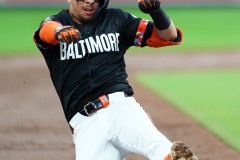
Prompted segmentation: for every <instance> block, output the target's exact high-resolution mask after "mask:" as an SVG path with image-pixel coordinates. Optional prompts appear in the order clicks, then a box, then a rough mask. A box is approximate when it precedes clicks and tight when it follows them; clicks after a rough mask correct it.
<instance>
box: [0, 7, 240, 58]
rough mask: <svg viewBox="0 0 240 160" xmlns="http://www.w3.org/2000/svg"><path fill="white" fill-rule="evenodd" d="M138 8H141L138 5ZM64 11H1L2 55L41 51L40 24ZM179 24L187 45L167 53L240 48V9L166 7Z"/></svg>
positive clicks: (13, 9) (136, 10)
mask: <svg viewBox="0 0 240 160" xmlns="http://www.w3.org/2000/svg"><path fill="white" fill-rule="evenodd" d="M135 7H137V6H135ZM63 8H64V6H63V7H62V8H60V7H58V8H35V9H34V8H1V10H0V18H1V21H2V23H1V30H0V35H1V47H0V55H1V54H11V53H15V54H16V53H17V54H20V53H33V52H37V51H38V50H37V49H36V47H35V45H34V43H33V41H32V35H33V33H34V31H35V30H36V29H37V27H38V25H39V23H40V22H41V21H42V20H43V19H44V18H45V17H47V16H50V15H52V14H55V13H58V11H60V10H61V9H63ZM124 10H125V11H129V12H131V13H132V14H134V15H136V16H138V17H143V18H146V19H150V17H149V16H148V15H147V14H142V13H141V12H140V11H139V9H138V8H124ZM165 10H166V12H167V13H168V14H169V15H170V16H171V18H172V19H173V21H174V23H175V25H176V26H177V27H180V28H181V29H182V30H183V32H184V43H183V44H182V45H180V46H174V47H166V48H162V49H161V50H160V52H167V51H184V52H187V51H190V52H191V51H201V50H219V51H222V50H225V51H226V50H236V49H240V45H239V39H238V35H240V30H239V28H240V21H238V20H237V19H239V15H240V9H239V7H236V8H233V7H227V8H223V7H219V8H211V7H207V8H201V7H200V8H197V7H189V8H181V7H166V8H165ZM130 51H132V52H139V51H140V52H141V51H142V52H153V51H155V52H159V50H158V49H150V48H149V47H145V48H144V49H140V48H137V47H132V48H131V49H130Z"/></svg>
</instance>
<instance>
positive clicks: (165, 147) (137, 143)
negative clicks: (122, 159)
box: [111, 97, 175, 160]
mask: <svg viewBox="0 0 240 160" xmlns="http://www.w3.org/2000/svg"><path fill="white" fill-rule="evenodd" d="M116 105H119V106H118V107H116V106H114V107H112V108H111V109H115V112H113V115H112V117H114V120H113V123H112V125H113V126H115V129H114V130H113V132H116V133H113V135H114V134H115V135H116V136H115V138H114V139H112V142H113V144H114V145H115V146H117V147H118V149H119V150H122V151H124V152H125V153H138V154H142V155H144V156H146V157H148V158H149V159H151V160H164V158H165V157H166V156H167V155H169V153H170V152H171V147H172V143H171V142H170V141H169V140H168V139H167V138H166V137H165V136H164V135H163V134H162V133H160V132H159V131H158V130H157V129H156V127H155V126H154V125H153V123H152V121H151V120H150V118H149V117H148V115H147V114H146V112H145V111H144V110H143V109H142V107H141V106H140V105H139V104H138V103H137V102H136V101H135V99H134V98H133V97H129V98H126V99H125V100H124V101H123V102H122V103H118V104H116ZM117 110H118V111H117ZM115 113H117V114H115ZM113 137H114V136H113ZM167 159H168V158H166V160H167ZM169 160H170V159H169ZM174 160H175V159H174Z"/></svg>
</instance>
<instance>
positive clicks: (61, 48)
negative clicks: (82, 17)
mask: <svg viewBox="0 0 240 160" xmlns="http://www.w3.org/2000/svg"><path fill="white" fill-rule="evenodd" d="M107 4H108V3H107V2H106V4H105V5H103V6H102V7H101V8H100V10H98V14H97V16H96V17H95V18H94V20H93V21H91V22H90V23H88V24H85V25H80V24H78V23H77V22H75V21H74V20H73V19H72V17H71V15H70V14H69V11H68V10H63V11H61V12H59V13H58V14H57V15H54V16H51V17H48V18H46V19H45V20H44V21H43V22H45V21H49V20H54V21H58V22H60V23H61V24H62V25H71V26H74V27H75V28H76V29H78V30H79V32H80V34H81V37H80V40H79V41H78V42H77V43H74V44H73V43H71V44H67V43H59V44H56V45H50V44H46V43H44V42H43V41H42V40H41V39H40V37H39V30H40V29H41V25H40V27H39V29H38V30H37V31H36V32H35V34H34V40H35V42H36V44H37V46H38V48H39V50H40V51H41V52H42V54H43V56H44V58H45V60H46V63H47V66H48V68H49V71H50V75H51V79H52V82H53V84H54V86H55V89H56V91H57V94H58V96H59V97H60V100H61V104H62V106H63V110H64V113H65V117H66V119H67V121H70V120H71V118H72V117H73V116H74V115H75V114H76V113H77V112H79V111H81V110H82V109H83V106H84V105H85V104H87V103H88V102H90V101H93V100H95V99H96V98H97V97H99V96H100V95H102V94H109V93H113V92H118V91H122V92H126V93H128V94H130V95H132V94H133V89H132V87H131V86H130V85H129V83H128V81H127V77H128V75H127V73H126V69H125V68H126V65H125V61H124V54H125V53H126V50H127V49H128V48H129V47H131V46H142V47H143V46H145V45H146V43H145V41H146V39H147V38H148V37H150V36H151V33H152V29H153V23H152V22H149V21H146V20H143V19H140V18H136V17H134V16H133V15H131V14H129V13H126V12H124V11H122V10H120V9H106V5H107ZM43 22H42V23H43ZM141 23H142V24H145V25H146V27H145V28H146V29H145V30H144V32H143V33H141V29H140V30H139V25H140V24H141ZM138 30H139V31H140V32H139V31H138Z"/></svg>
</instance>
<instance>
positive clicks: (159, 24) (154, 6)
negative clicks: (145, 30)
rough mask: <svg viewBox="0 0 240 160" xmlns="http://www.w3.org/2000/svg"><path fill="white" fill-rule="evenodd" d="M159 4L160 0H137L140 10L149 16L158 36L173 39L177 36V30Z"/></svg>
mask: <svg viewBox="0 0 240 160" xmlns="http://www.w3.org/2000/svg"><path fill="white" fill-rule="evenodd" d="M160 4H161V2H160V0H138V5H139V8H140V10H141V11H142V12H143V13H148V14H149V15H150V16H151V18H152V20H153V22H154V26H155V30H156V32H157V34H158V36H159V37H160V38H161V39H164V40H168V41H174V40H175V39H176V38H177V30H176V28H175V26H174V24H173V22H172V20H171V18H170V17H169V16H168V14H167V13H166V12H165V11H164V10H163V9H162V8H161V6H160Z"/></svg>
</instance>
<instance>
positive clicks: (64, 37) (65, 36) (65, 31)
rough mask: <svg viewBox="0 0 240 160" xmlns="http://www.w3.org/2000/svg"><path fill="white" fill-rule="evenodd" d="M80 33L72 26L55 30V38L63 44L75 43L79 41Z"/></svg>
mask: <svg viewBox="0 0 240 160" xmlns="http://www.w3.org/2000/svg"><path fill="white" fill-rule="evenodd" d="M80 36H81V35H80V32H79V31H78V30H77V29H75V28H74V27H73V26H62V27H59V28H57V29H56V31H55V37H56V39H58V40H60V41H61V42H63V43H65V42H66V43H68V44H70V43H76V42H78V41H79V39H80Z"/></svg>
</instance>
